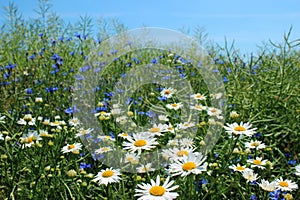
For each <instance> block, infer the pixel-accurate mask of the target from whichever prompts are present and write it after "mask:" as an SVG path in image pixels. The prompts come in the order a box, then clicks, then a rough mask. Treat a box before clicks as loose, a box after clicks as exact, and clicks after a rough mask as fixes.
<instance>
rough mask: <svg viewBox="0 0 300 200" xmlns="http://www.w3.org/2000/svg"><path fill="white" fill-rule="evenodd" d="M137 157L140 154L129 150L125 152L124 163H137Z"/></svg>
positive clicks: (138, 157)
mask: <svg viewBox="0 0 300 200" xmlns="http://www.w3.org/2000/svg"><path fill="white" fill-rule="evenodd" d="M139 159H140V156H139V155H137V154H135V153H130V152H127V153H126V154H125V158H124V161H123V162H124V163H131V164H133V165H135V164H138V163H139Z"/></svg>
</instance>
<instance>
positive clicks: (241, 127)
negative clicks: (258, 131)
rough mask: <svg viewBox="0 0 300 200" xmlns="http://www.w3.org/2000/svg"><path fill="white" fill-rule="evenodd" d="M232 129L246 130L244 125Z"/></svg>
mask: <svg viewBox="0 0 300 200" xmlns="http://www.w3.org/2000/svg"><path fill="white" fill-rule="evenodd" d="M234 130H235V131H246V129H245V127H243V126H237V127H234Z"/></svg>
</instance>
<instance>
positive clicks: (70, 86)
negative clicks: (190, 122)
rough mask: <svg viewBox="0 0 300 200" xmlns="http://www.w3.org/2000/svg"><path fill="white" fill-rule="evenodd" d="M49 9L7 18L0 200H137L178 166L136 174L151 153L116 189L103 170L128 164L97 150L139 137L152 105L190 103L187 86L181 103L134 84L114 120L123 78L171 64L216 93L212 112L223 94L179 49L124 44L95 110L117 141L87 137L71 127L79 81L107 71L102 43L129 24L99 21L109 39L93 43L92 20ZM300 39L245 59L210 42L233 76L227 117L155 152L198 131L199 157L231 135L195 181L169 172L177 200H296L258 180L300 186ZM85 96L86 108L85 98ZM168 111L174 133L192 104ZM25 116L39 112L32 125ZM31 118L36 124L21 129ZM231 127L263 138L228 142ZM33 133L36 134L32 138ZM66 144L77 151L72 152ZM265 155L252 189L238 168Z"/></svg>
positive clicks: (220, 66)
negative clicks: (95, 62)
mask: <svg viewBox="0 0 300 200" xmlns="http://www.w3.org/2000/svg"><path fill="white" fill-rule="evenodd" d="M48 3H49V2H48V1H40V11H38V12H39V14H40V15H41V16H40V18H39V19H34V20H31V21H23V20H22V18H21V16H20V14H19V12H18V10H17V8H16V7H15V6H14V5H13V4H10V6H9V7H8V8H7V14H8V21H7V23H6V25H4V27H2V29H1V32H0V34H1V41H0V45H1V50H0V51H1V53H0V73H1V76H0V77H1V78H0V87H1V93H0V113H1V115H0V117H2V118H1V120H0V121H1V122H0V133H1V135H0V136H1V137H0V138H1V139H0V144H1V146H0V159H1V163H0V169H1V170H0V171H1V173H0V176H1V178H0V199H135V198H136V197H134V194H136V191H135V189H136V188H137V187H138V184H141V183H150V180H151V179H153V180H155V179H156V177H157V175H160V177H161V181H164V180H166V178H167V177H168V175H170V173H171V174H172V172H170V171H169V169H170V166H171V164H172V163H173V162H172V161H170V160H164V161H161V160H158V161H157V162H158V163H157V164H158V166H157V168H159V169H158V170H156V171H151V172H147V173H137V172H135V173H131V172H130V170H132V169H134V168H136V167H137V166H140V164H144V165H145V164H147V163H148V162H153V163H154V161H155V159H154V158H153V157H149V156H152V154H149V155H148V156H147V153H145V154H142V155H143V156H141V159H140V160H139V163H137V164H134V163H131V164H128V165H126V166H125V167H127V168H125V167H124V166H122V167H123V168H122V169H123V171H122V175H121V179H120V180H119V181H118V182H117V183H112V184H108V185H107V186H106V185H103V184H99V182H95V181H93V180H94V178H95V176H96V175H97V174H98V173H99V172H100V171H101V170H104V169H107V167H110V166H107V165H105V164H104V163H107V162H108V163H112V162H113V161H115V162H116V163H117V164H119V161H120V160H119V159H116V157H114V154H111V153H110V152H108V153H103V152H101V153H100V154H95V152H93V151H91V150H95V149H97V148H99V147H113V146H115V147H121V148H122V146H123V144H124V142H126V141H127V140H126V139H124V138H121V137H118V135H119V134H121V133H123V132H124V131H123V129H124V127H125V128H126V131H131V132H128V134H132V133H134V130H137V129H136V127H132V124H131V122H134V123H135V124H137V125H138V127H141V126H145V127H146V126H148V127H151V126H154V124H153V123H151V120H152V118H151V112H150V110H151V109H153V110H154V111H157V110H160V109H161V108H165V106H166V105H167V104H172V103H174V102H179V101H182V98H183V97H181V96H180V95H179V93H180V92H181V94H182V91H187V90H186V88H184V89H185V90H182V91H181V90H180V88H178V91H177V93H178V95H177V96H176V94H174V95H173V97H172V98H167V99H163V98H161V94H160V92H161V90H162V89H163V88H164V86H163V84H146V85H143V86H142V87H140V88H139V89H138V90H136V91H134V92H132V91H131V90H130V88H129V89H128V90H127V92H128V93H126V92H124V93H121V95H124V96H123V97H122V98H124V99H125V97H126V99H125V100H128V102H127V104H126V103H125V105H124V102H123V104H122V109H126V110H121V114H113V115H111V112H112V109H113V104H115V103H116V100H115V99H114V97H115V96H114V95H115V94H114V93H112V92H113V91H114V88H115V86H116V85H117V84H118V81H120V78H121V77H128V76H129V72H130V70H132V69H137V68H138V67H139V66H141V65H143V64H149V63H152V64H153V66H155V64H156V63H157V64H156V65H158V64H161V65H168V66H169V67H170V68H172V69H174V71H176V72H178V73H179V74H180V75H183V74H184V76H185V77H186V79H187V80H188V81H189V82H190V83H191V86H192V90H193V91H194V92H195V93H201V94H204V95H205V96H206V97H207V99H206V100H205V101H204V100H202V101H201V103H202V104H203V106H206V107H212V102H213V101H214V97H213V96H211V95H212V94H211V93H210V91H209V90H208V87H207V86H206V85H205V81H204V80H203V77H202V76H201V74H197V70H195V69H196V66H194V65H193V64H192V63H191V62H189V61H187V60H186V59H185V58H184V57H180V55H179V57H178V56H177V55H176V52H175V53H174V52H169V51H163V50H160V51H158V50H145V51H133V52H130V53H128V54H126V55H121V54H119V53H118V52H117V51H115V50H118V49H111V52H110V53H109V55H107V54H104V55H103V59H109V60H110V61H112V62H111V63H112V64H111V65H109V66H107V68H106V70H103V71H101V65H100V67H99V73H100V72H101V75H102V76H101V78H100V79H99V80H98V82H97V86H98V88H97V89H96V91H97V92H96V94H95V95H96V98H95V99H96V100H95V104H96V105H92V106H94V108H93V109H94V112H95V114H96V115H97V118H96V119H97V120H98V122H99V127H100V129H99V130H101V131H102V133H105V134H106V135H107V136H109V137H106V140H105V138H102V140H99V137H98V136H99V132H97V131H98V130H94V132H93V133H92V134H90V135H88V137H76V134H78V133H79V132H80V130H81V129H80V128H84V129H88V128H91V127H81V126H77V125H76V124H75V125H74V124H72V123H71V121H72V119H73V120H74V116H76V113H77V110H76V109H78V107H77V108H75V107H74V105H73V104H74V99H73V98H74V94H75V91H76V83H81V82H82V81H80V76H79V75H80V74H83V75H84V74H85V71H89V70H92V69H95V68H97V67H95V66H93V67H94V68H91V69H89V67H88V66H89V65H83V64H86V63H88V62H89V59H90V57H89V56H90V55H91V54H90V53H91V50H94V49H97V48H101V45H103V44H104V42H103V41H104V40H105V39H106V38H107V37H108V36H109V35H110V34H111V33H119V32H121V31H123V30H124V26H123V25H122V24H121V23H118V22H117V21H114V22H111V23H110V24H112V25H111V27H113V30H112V31H111V30H107V29H105V26H103V20H102V21H100V22H99V25H100V27H102V29H100V30H101V32H99V33H98V34H97V35H98V38H97V39H95V38H93V37H92V36H91V35H92V33H91V31H92V30H93V29H92V19H90V18H89V17H87V16H85V17H82V18H81V21H80V22H78V24H77V25H75V26H73V25H69V24H65V23H64V22H63V20H61V19H60V18H59V17H58V16H56V15H54V14H51V13H50V12H49V9H50V7H47V6H48ZM110 24H109V25H110ZM290 34H291V30H290V31H289V32H288V33H287V34H285V35H284V38H283V41H282V43H280V44H273V43H272V42H270V44H268V45H267V46H265V47H263V48H261V49H260V50H259V51H258V53H257V55H241V54H240V53H239V52H238V51H236V50H235V49H234V47H233V46H231V47H229V46H228V45H227V44H225V47H217V46H216V45H207V46H206V49H209V52H210V57H211V58H212V60H213V62H214V64H215V65H214V66H217V69H215V70H214V71H215V72H214V73H218V74H220V76H221V77H222V78H223V81H222V82H223V84H224V87H225V91H226V92H225V93H224V94H223V98H224V99H225V98H226V103H224V102H223V104H222V109H223V113H222V114H221V115H222V116H223V117H224V118H223V119H218V118H216V117H214V116H210V115H209V114H208V112H207V109H206V110H205V111H201V112H197V113H198V114H197V117H199V120H198V121H196V122H197V123H196V124H195V126H194V129H193V128H190V129H187V131H186V132H183V133H184V134H182V133H181V132H180V131H179V130H176V131H175V133H172V132H166V133H164V134H163V135H162V136H157V137H155V138H156V140H157V141H158V143H159V145H157V146H156V148H154V150H153V151H149V152H154V153H155V152H156V151H157V150H160V149H161V148H163V147H164V146H168V145H169V146H172V144H171V143H170V141H174V140H173V139H174V138H175V139H179V141H180V138H181V137H186V136H187V135H188V134H190V135H192V136H193V135H195V137H194V141H193V148H194V149H195V150H194V151H196V152H197V151H201V150H202V149H203V148H204V147H205V145H206V143H207V142H208V140H205V138H206V137H207V134H208V135H209V134H210V133H209V132H207V131H208V130H210V129H209V128H210V127H214V126H216V127H218V128H221V129H220V130H221V131H220V132H221V133H220V137H219V138H218V141H217V143H216V145H215V146H214V147H213V149H212V150H210V151H209V152H208V153H207V158H206V159H205V162H207V163H208V166H207V169H206V170H204V171H203V172H202V173H200V174H197V175H195V174H190V175H188V176H186V177H180V176H172V177H171V180H174V181H175V182H174V185H178V186H179V187H178V188H177V189H176V190H175V191H174V192H177V193H178V195H179V197H178V198H177V199H186V198H190V199H217V198H221V199H271V198H273V199H277V197H274V196H276V195H278V196H280V197H281V198H285V199H291V197H290V196H289V195H292V196H293V198H294V199H299V198H300V192H299V190H294V191H283V190H277V191H275V192H268V191H265V190H263V189H262V188H261V187H260V186H259V185H258V183H261V181H262V179H265V180H268V181H270V182H271V181H273V180H276V179H278V178H280V177H283V178H284V179H288V180H291V181H292V182H295V183H298V182H299V180H300V178H299V176H297V175H296V174H295V166H296V165H298V164H299V156H300V152H299V149H300V144H299V139H298V137H299V132H300V130H299V129H300V126H299V116H300V115H299V113H300V85H299V84H300V83H299V77H300V65H299V63H300V56H299V55H300V53H299V40H295V41H290V39H289V38H290ZM100 38H101V39H102V40H99V39H100ZM99 53H101V52H99ZM115 58H118V59H115ZM179 60H181V61H182V62H179ZM100 64H101V63H100ZM104 65H105V64H104ZM96 71H97V70H96ZM95 73H98V72H95ZM126 80H130V81H134V79H130V78H129V77H128V79H127V78H125V79H123V81H126ZM180 81H181V79H180ZM125 85H126V84H125ZM175 85H176V84H175ZM174 87H175V86H174ZM93 94H94V93H93ZM184 94H185V93H184ZM126 95H127V96H126ZM127 97H128V98H130V99H127ZM80 100H82V101H85V99H84V96H83V97H82V99H80ZM118 103H119V102H118ZM123 106H124V107H123ZM153 110H151V111H153ZM166 110H167V115H168V117H169V122H165V124H168V125H170V124H172V125H173V126H174V127H176V125H178V124H179V123H180V122H182V120H180V118H178V117H176V116H182V115H183V114H184V112H183V111H182V110H183V109H179V110H170V109H166ZM234 111H235V112H237V113H236V114H234V113H233V112H234ZM27 114H31V117H30V116H27V117H28V118H27V119H24V116H26V115H27ZM122 116H123V117H124V116H126V117H124V118H125V119H126V120H125V121H123V122H124V124H125V125H124V126H122V125H120V124H118V123H116V122H115V119H117V120H121V122H122ZM21 119H24V120H25V121H27V123H25V125H22V124H21V123H20V120H21ZM211 119H214V120H215V122H214V121H211ZM30 120H35V123H34V125H30V124H29V123H28V122H29V121H30ZM80 120H81V121H82V122H84V119H80ZM123 120H124V119H123ZM127 122H130V123H129V124H127ZM224 122H225V123H228V124H232V123H234V122H237V123H240V122H249V123H251V124H252V128H257V129H256V131H255V132H256V133H255V134H254V135H253V136H252V137H247V136H243V137H235V136H234V135H233V136H230V135H229V134H227V133H226V132H225V129H224V128H223V126H226V124H224ZM161 123H162V124H163V122H162V121H161ZM195 127H197V129H195ZM218 130H219V129H218ZM34 131H36V135H33V136H30V134H32V133H33V132H34ZM112 139H115V141H112ZM251 139H252V140H258V141H261V142H262V143H264V144H265V146H266V147H265V148H262V149H258V150H253V149H252V150H249V149H247V148H246V147H245V143H246V142H250V140H251ZM86 142H88V143H86ZM75 143H79V144H84V145H83V146H82V148H81V149H80V148H79V150H78V151H73V150H72V148H71V147H68V146H67V145H69V146H70V145H71V144H75ZM26 145H27V146H28V147H25V146H26ZM63 147H67V149H68V150H70V153H63V152H62V148H63ZM143 152H144V151H143ZM146 152H148V151H146ZM256 157H262V158H263V160H268V162H267V163H266V164H265V165H264V167H265V168H264V169H259V168H257V167H256V168H253V170H254V173H256V174H258V176H259V178H258V179H257V180H256V181H248V182H247V179H245V178H244V177H243V174H242V173H240V172H234V171H233V170H232V169H230V168H229V167H230V166H232V165H236V164H241V165H244V166H245V167H247V168H251V166H250V163H249V162H247V161H248V160H249V159H251V158H254V159H255V158H256ZM104 161H105V162H104ZM160 161H161V162H160Z"/></svg>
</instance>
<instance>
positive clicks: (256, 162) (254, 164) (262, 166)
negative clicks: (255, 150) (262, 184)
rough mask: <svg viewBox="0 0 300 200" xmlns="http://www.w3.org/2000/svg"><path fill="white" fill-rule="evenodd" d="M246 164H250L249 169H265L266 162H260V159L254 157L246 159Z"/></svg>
mask: <svg viewBox="0 0 300 200" xmlns="http://www.w3.org/2000/svg"><path fill="white" fill-rule="evenodd" d="M247 162H248V163H251V168H254V167H258V168H260V169H265V165H266V164H267V162H268V160H262V157H256V159H248V160H247Z"/></svg>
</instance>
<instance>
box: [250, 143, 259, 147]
mask: <svg viewBox="0 0 300 200" xmlns="http://www.w3.org/2000/svg"><path fill="white" fill-rule="evenodd" d="M258 145H259V144H258V143H257V142H253V143H251V145H250V146H252V147H257V146H258Z"/></svg>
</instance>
